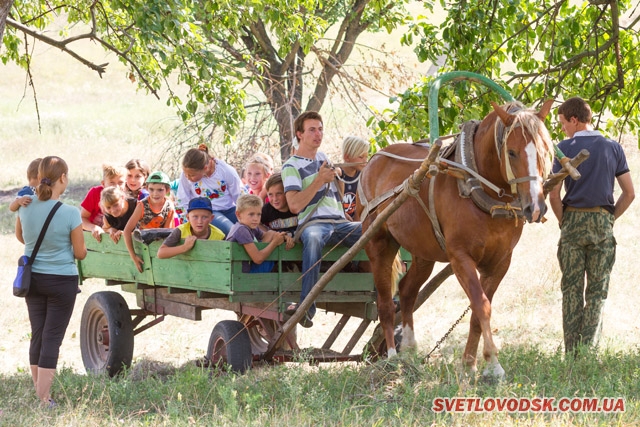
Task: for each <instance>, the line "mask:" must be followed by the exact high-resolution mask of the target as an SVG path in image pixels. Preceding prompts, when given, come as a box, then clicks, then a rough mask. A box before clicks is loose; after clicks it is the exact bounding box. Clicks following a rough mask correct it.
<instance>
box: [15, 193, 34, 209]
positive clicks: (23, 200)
mask: <svg viewBox="0 0 640 427" xmlns="http://www.w3.org/2000/svg"><path fill="white" fill-rule="evenodd" d="M32 200H33V199H32V198H31V196H22V197H18V204H19V205H20V206H22V207H23V208H26V207H27V206H29V204H30V203H31V201H32Z"/></svg>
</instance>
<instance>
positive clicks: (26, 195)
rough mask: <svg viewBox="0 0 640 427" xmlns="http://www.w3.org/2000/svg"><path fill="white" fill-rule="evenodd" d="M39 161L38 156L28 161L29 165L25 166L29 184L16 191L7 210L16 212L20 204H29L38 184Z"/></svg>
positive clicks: (24, 205)
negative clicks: (16, 193)
mask: <svg viewBox="0 0 640 427" xmlns="http://www.w3.org/2000/svg"><path fill="white" fill-rule="evenodd" d="M41 161H42V159H40V158H38V159H35V160H33V161H31V163H29V167H27V181H28V182H29V185H25V186H24V187H22V188H21V189H20V191H18V195H17V196H16V198H15V200H13V201H12V202H11V203H10V204H9V210H10V211H11V212H16V211H17V210H18V209H19V208H20V206H23V207H26V206H29V203H31V200H33V198H32V197H31V196H35V195H36V187H37V186H38V184H40V181H38V167H39V166H40V162H41Z"/></svg>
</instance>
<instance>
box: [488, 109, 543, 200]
mask: <svg viewBox="0 0 640 427" xmlns="http://www.w3.org/2000/svg"><path fill="white" fill-rule="evenodd" d="M520 110H522V107H521V106H519V105H517V104H514V105H511V106H510V107H509V108H508V109H507V113H509V114H514V113H516V112H518V111H520ZM518 128H523V126H522V124H521V123H520V120H519V119H518V117H517V116H516V118H515V119H514V121H513V123H511V125H509V126H505V125H504V123H503V122H502V119H501V118H500V117H498V118H497V119H496V125H495V127H494V142H495V144H496V152H497V153H498V159H500V155H501V154H502V152H504V154H503V155H504V161H505V163H506V164H505V171H506V173H507V184H509V185H510V186H511V194H514V195H515V194H517V192H518V189H517V185H518V184H520V183H522V182H528V181H538V180H540V177H539V176H538V175H527V176H522V177H519V178H516V176H515V174H514V173H513V168H512V167H511V162H510V161H509V153H508V151H509V150H508V147H507V139H508V138H509V135H511V132H513V131H514V130H515V129H518ZM522 134H523V136H525V135H524V129H523V130H522ZM536 158H537V156H536Z"/></svg>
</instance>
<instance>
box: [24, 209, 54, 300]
mask: <svg viewBox="0 0 640 427" xmlns="http://www.w3.org/2000/svg"><path fill="white" fill-rule="evenodd" d="M60 206H62V202H58V203H56V204H55V205H54V206H53V208H52V209H51V212H49V216H48V217H47V219H46V221H45V222H44V225H43V226H42V231H40V235H39V236H38V240H37V241H36V245H35V246H34V248H33V252H32V253H31V257H28V256H26V255H22V256H21V257H20V258H19V259H18V274H17V275H16V278H15V279H14V280H13V295H15V296H17V297H26V296H27V294H28V293H29V288H30V287H31V266H32V265H33V261H34V260H35V259H36V255H37V254H38V250H40V245H41V244H42V239H44V235H45V233H46V232H47V228H49V223H50V222H51V219H52V218H53V215H54V214H55V213H56V211H57V210H58V208H59V207H60Z"/></svg>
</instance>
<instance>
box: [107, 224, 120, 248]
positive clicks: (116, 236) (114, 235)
mask: <svg viewBox="0 0 640 427" xmlns="http://www.w3.org/2000/svg"><path fill="white" fill-rule="evenodd" d="M109 236H110V237H111V240H113V243H115V244H118V241H119V240H120V237H122V230H116V229H113V228H111V229H110V230H109Z"/></svg>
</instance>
